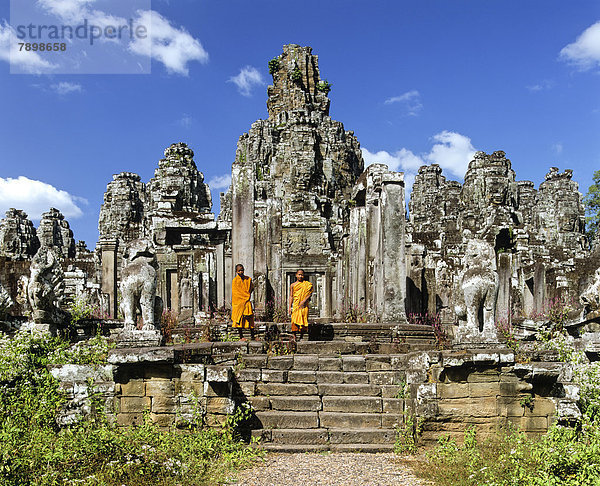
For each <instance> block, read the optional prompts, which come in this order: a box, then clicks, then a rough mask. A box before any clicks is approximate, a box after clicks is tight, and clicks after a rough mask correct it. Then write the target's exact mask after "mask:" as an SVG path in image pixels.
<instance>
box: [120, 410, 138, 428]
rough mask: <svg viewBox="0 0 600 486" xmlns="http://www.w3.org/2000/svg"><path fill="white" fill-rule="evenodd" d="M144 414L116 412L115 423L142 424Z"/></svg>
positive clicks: (122, 424) (121, 424)
mask: <svg viewBox="0 0 600 486" xmlns="http://www.w3.org/2000/svg"><path fill="white" fill-rule="evenodd" d="M143 424H144V414H143V413H141V412H140V413H118V414H117V425H120V426H129V425H143Z"/></svg>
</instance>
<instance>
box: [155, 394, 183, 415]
mask: <svg viewBox="0 0 600 486" xmlns="http://www.w3.org/2000/svg"><path fill="white" fill-rule="evenodd" d="M176 409H177V400H176V399H175V398H173V397H165V396H155V397H153V398H152V412H154V413H174V412H175V411H176Z"/></svg>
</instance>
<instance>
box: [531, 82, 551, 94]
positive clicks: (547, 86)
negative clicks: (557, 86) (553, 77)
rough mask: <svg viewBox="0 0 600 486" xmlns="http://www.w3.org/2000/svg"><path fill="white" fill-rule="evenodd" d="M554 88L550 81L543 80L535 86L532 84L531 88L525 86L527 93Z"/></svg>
mask: <svg viewBox="0 0 600 486" xmlns="http://www.w3.org/2000/svg"><path fill="white" fill-rule="evenodd" d="M553 86H554V83H553V82H552V81H549V80H548V79H544V80H543V81H542V82H541V83H537V84H532V85H531V86H527V89H528V90H529V91H533V92H536V91H544V90H547V89H551V88H552V87H553Z"/></svg>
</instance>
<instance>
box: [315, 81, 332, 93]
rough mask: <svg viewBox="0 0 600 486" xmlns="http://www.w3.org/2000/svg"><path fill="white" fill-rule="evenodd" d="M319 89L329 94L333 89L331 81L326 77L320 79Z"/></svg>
mask: <svg viewBox="0 0 600 486" xmlns="http://www.w3.org/2000/svg"><path fill="white" fill-rule="evenodd" d="M317 89H318V90H319V91H322V92H323V93H325V94H329V92H330V91H331V83H329V82H328V81H327V80H326V79H324V80H323V81H319V82H318V83H317Z"/></svg>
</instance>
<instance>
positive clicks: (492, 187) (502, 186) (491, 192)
mask: <svg viewBox="0 0 600 486" xmlns="http://www.w3.org/2000/svg"><path fill="white" fill-rule="evenodd" d="M507 192H508V186H507V185H506V179H505V178H500V177H494V178H491V179H490V180H488V181H486V193H487V197H488V200H489V201H490V203H492V204H496V205H501V204H504V203H505V202H506V194H507Z"/></svg>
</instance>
